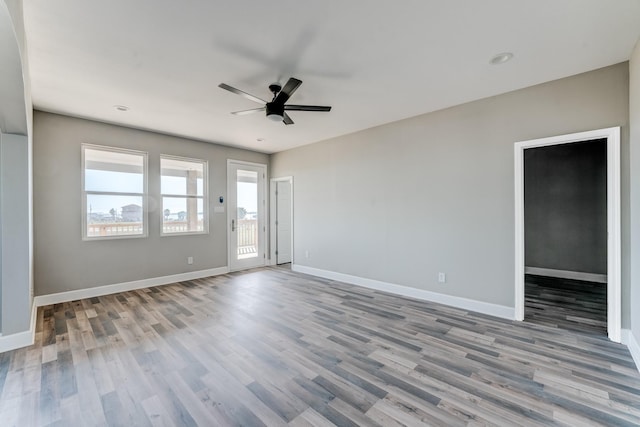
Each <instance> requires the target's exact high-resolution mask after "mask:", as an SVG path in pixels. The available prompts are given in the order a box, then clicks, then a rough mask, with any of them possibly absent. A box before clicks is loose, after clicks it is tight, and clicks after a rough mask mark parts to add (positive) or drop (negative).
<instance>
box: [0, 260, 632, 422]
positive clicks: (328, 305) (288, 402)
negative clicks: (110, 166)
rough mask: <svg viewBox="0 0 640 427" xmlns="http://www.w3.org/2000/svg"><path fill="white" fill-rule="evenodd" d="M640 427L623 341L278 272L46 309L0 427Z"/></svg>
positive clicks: (18, 357)
mask: <svg viewBox="0 0 640 427" xmlns="http://www.w3.org/2000/svg"><path fill="white" fill-rule="evenodd" d="M287 424H288V425H291V426H310V425H317V426H327V425H339V426H354V425H365V426H401V425H406V426H418V425H446V426H458V425H469V424H470V425H505V426H516V425H616V426H618V425H638V424H640V374H639V373H638V371H637V370H636V368H635V366H634V364H633V361H632V359H631V357H630V355H629V352H628V350H627V349H626V347H624V346H622V345H618V344H615V343H611V342H609V341H608V340H607V339H606V338H604V337H602V336H597V335H589V334H580V333H576V332H569V331H565V330H560V329H557V328H550V327H547V326H542V325H533V324H527V323H518V322H511V321H505V320H501V319H496V318H492V317H489V316H484V315H480V314H476V313H470V312H465V311H463V310H459V309H455V308H451V307H447V306H443V305H438V304H433V303H428V302H423V301H416V300H412V299H408V298H401V297H397V296H392V295H388V294H384V293H381V292H375V291H371V290H368V289H363V288H359V287H355V286H350V285H346V284H342V283H338V282H332V281H328V280H324V279H318V278H314V277H311V276H305V275H301V274H297V273H293V272H291V271H287V270H286V269H279V268H264V269H258V270H252V271H247V272H240V273H233V274H228V275H223V276H217V277H212V278H207V279H201V280H193V281H188V282H182V283H177V284H173V285H167V286H161V287H154V288H149V289H144V290H139V291H133V292H124V293H120V294H116V295H110V296H104V297H99V298H90V299H85V300H80V301H73V302H70V303H65V304H56V305H54V306H47V307H43V308H41V309H40V310H39V311H38V322H37V334H36V344H35V345H33V346H31V347H28V348H24V349H20V350H15V351H12V352H7V353H4V354H1V355H0V425H1V426H3V427H6V426H14V425H15V426H31V425H56V426H76V425H77V426H94V425H114V426H151V425H153V426H155V425H201V426H227V425H230V426H234V425H244V426H262V425H266V426H278V425H287Z"/></svg>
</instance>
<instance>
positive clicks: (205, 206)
mask: <svg viewBox="0 0 640 427" xmlns="http://www.w3.org/2000/svg"><path fill="white" fill-rule="evenodd" d="M165 159H166V160H177V161H181V162H191V163H198V164H201V165H202V196H198V195H195V196H194V195H189V194H171V193H166V194H165V193H163V192H162V177H163V174H162V161H163V160H165ZM159 181H160V209H158V211H159V213H160V237H175V236H189V235H198V234H209V161H208V160H205V159H196V158H193V157H184V156H175V155H172V154H160V175H159ZM165 197H173V198H176V199H178V198H181V199H189V198H193V199H196V201H197V200H199V199H202V231H178V232H172V233H166V232H165V231H164V198H165ZM196 205H197V203H196ZM196 215H197V212H196Z"/></svg>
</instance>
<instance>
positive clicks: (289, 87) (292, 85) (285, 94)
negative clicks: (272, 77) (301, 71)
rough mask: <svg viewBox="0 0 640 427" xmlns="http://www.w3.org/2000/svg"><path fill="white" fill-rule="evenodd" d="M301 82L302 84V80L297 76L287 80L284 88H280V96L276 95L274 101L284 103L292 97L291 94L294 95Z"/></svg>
mask: <svg viewBox="0 0 640 427" xmlns="http://www.w3.org/2000/svg"><path fill="white" fill-rule="evenodd" d="M301 84H302V80H298V79H296V78H295V77H291V78H290V79H289V81H288V82H287V84H286V85H284V87H283V88H282V90H280V92H279V93H278V96H276V99H274V100H273V102H277V103H279V104H284V103H285V102H287V100H288V99H289V98H291V95H293V92H295V91H296V89H298V87H300V85H301Z"/></svg>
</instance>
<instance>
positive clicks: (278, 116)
mask: <svg viewBox="0 0 640 427" xmlns="http://www.w3.org/2000/svg"><path fill="white" fill-rule="evenodd" d="M301 84H302V80H298V79H296V78H294V77H291V78H290V79H289V80H288V81H287V84H285V85H284V87H282V86H280V84H279V83H271V84H270V85H269V90H270V91H271V93H272V94H273V99H272V100H271V102H267V101H265V100H264V99H261V98H258V97H257V96H254V95H251V94H249V93H247V92H244V91H241V90H240V89H236V88H235V87H233V86H229V85H228V84H225V83H220V84H219V85H218V87H220V88H221V89H224V90H228V91H229V92H232V93H235V94H236V95H240V96H242V97H244V98H247V99H249V100H251V101H253V102H257V103H258V104H263V105H264V107H261V108H253V109H251V110H242V111H234V112H232V113H231V114H235V115H237V116H242V115H245V114H252V113H256V112H258V111H264V112H265V113H266V116H267V119H269V120H272V121H274V122H282V123H284V124H285V125H292V124H293V120H291V117H289V115H288V114H287V113H286V111H285V110H288V111H321V112H329V111H331V107H328V106H321V105H290V104H289V105H288V104H286V102H287V101H288V100H289V98H291V95H293V93H294V92H295V91H296V89H298V87H300V85H301Z"/></svg>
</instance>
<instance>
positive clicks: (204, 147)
mask: <svg viewBox="0 0 640 427" xmlns="http://www.w3.org/2000/svg"><path fill="white" fill-rule="evenodd" d="M82 143H91V144H98V145H106V146H112V147H123V148H130V149H134V150H142V151H146V152H148V153H149V171H150V173H149V181H148V184H149V195H150V197H149V206H150V208H151V211H150V213H149V217H148V218H149V237H148V238H134V239H117V240H102V241H83V240H82V235H81V231H82V230H81V184H80V178H81V164H80V150H81V148H80V147H81V144H82ZM160 154H170V155H176V156H185V157H191V158H199V159H205V160H207V161H208V162H209V196H210V200H209V203H210V209H209V211H210V222H209V234H207V235H189V236H166V237H160V227H161V212H159V211H160V207H159V202H160V194H159V191H160V179H159V170H160V160H159V156H160ZM230 158H231V159H237V160H246V161H251V162H257V163H265V164H267V163H268V160H269V158H268V156H267V155H265V154H260V153H255V152H250V151H246V150H239V149H234V148H230V147H224V146H220V145H214V144H209V143H205V142H198V141H192V140H187V139H183V138H177V137H171V136H166V135H160V134H156V133H152V132H146V131H141V130H134V129H129V128H124V127H119V126H114V125H109V124H104V123H97V122H92V121H88V120H82V119H77V118H71V117H66V116H61V115H56V114H50V113H44V112H40V111H36V113H35V116H34V184H33V190H34V239H35V244H34V247H35V255H34V256H35V258H34V262H35V293H36V295H45V294H51V293H56V292H62V291H68V290H74V289H83V288H91V287H95V286H101V285H109V284H115V283H123V282H128V281H133V280H140V279H147V278H153V277H161V276H167V275H172V274H178V273H184V272H189V271H198V270H205V269H209V268H215V267H223V266H226V265H227V237H226V236H227V235H226V233H227V232H226V213H225V214H214V213H213V206H216V205H219V204H218V197H219V196H220V195H223V196H225V199H226V173H227V172H226V169H227V159H230ZM153 171H155V172H153ZM188 256H193V257H194V263H193V265H187V262H186V260H187V257H188Z"/></svg>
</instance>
